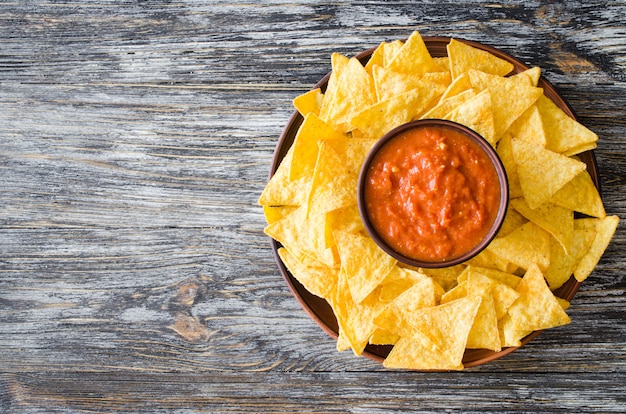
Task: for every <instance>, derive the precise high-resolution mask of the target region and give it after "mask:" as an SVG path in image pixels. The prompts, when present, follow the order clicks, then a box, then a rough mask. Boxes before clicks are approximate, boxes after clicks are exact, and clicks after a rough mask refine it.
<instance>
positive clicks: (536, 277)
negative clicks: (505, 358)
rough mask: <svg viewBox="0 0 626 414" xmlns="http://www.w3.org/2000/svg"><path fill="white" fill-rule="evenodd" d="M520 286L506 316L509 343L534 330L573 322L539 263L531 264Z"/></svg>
mask: <svg viewBox="0 0 626 414" xmlns="http://www.w3.org/2000/svg"><path fill="white" fill-rule="evenodd" d="M516 290H517V292H518V293H519V294H520V297H519V298H518V299H517V300H516V301H515V303H513V305H511V307H510V308H509V310H508V315H507V317H505V318H503V320H502V330H503V333H504V338H505V342H506V343H516V342H517V341H519V340H520V339H522V338H523V337H524V336H526V335H528V334H529V333H530V332H533V331H538V330H542V329H548V328H554V327H556V326H561V325H566V324H568V323H570V318H569V316H568V315H567V314H566V313H565V311H564V310H563V308H562V306H561V305H560V304H559V302H558V301H557V299H556V297H555V296H554V295H553V294H552V292H551V291H550V289H549V288H548V285H547V284H546V281H545V279H544V278H543V274H542V273H541V270H540V269H539V267H537V266H536V265H532V266H530V267H529V268H528V270H527V271H526V274H525V275H524V277H523V278H522V281H521V282H520V283H519V285H517V289H516Z"/></svg>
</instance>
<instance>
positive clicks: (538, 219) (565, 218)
mask: <svg viewBox="0 0 626 414" xmlns="http://www.w3.org/2000/svg"><path fill="white" fill-rule="evenodd" d="M511 206H512V207H513V208H514V209H515V210H516V211H518V212H519V213H520V214H522V215H523V216H524V217H526V218H527V219H528V220H530V221H532V222H533V223H535V224H537V225H539V226H540V227H541V228H543V229H544V230H546V231H547V232H548V233H550V234H551V235H552V236H554V238H555V239H556V240H557V241H558V242H559V243H561V246H563V248H564V249H566V250H567V249H568V248H569V246H570V244H571V243H572V239H573V237H574V212H573V211H572V210H569V209H567V208H565V207H561V206H557V205H556V204H551V203H543V204H542V205H540V206H539V207H537V208H535V209H531V208H530V207H529V206H528V204H527V203H526V200H524V199H523V198H518V199H515V200H511Z"/></svg>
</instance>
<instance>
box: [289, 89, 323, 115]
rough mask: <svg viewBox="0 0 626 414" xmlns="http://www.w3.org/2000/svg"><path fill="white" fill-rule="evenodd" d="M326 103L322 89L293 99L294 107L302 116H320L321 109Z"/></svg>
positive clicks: (313, 90)
mask: <svg viewBox="0 0 626 414" xmlns="http://www.w3.org/2000/svg"><path fill="white" fill-rule="evenodd" d="M323 101H324V94H323V93H322V90H321V89H320V88H315V89H312V90H310V91H308V92H305V93H303V94H302V95H299V96H296V97H295V98H294V99H293V106H294V107H295V108H296V110H297V111H298V112H300V115H302V116H307V115H308V114H315V115H319V114H320V108H321V107H322V102H323Z"/></svg>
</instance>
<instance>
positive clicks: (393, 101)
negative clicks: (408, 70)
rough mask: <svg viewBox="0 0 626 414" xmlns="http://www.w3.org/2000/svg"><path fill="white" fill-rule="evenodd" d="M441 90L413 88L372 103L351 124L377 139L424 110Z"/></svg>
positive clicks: (369, 136) (437, 96) (428, 107)
mask: <svg viewBox="0 0 626 414" xmlns="http://www.w3.org/2000/svg"><path fill="white" fill-rule="evenodd" d="M442 91H443V90H442V89H439V88H436V87H434V88H429V89H427V90H424V91H421V90H418V89H413V90H411V91H409V92H405V93H403V94H400V95H396V96H394V97H393V98H390V99H388V100H386V101H382V102H379V103H377V104H375V105H372V106H370V107H368V108H366V109H365V110H363V111H362V112H361V113H359V114H358V115H357V116H355V117H354V118H353V119H352V125H354V126H355V127H356V128H358V129H359V130H361V131H362V132H363V134H364V135H365V136H366V137H368V138H375V139H379V138H381V137H382V136H383V135H385V134H386V133H387V132H389V131H390V130H392V129H393V128H395V127H397V126H400V125H402V124H405V123H407V122H409V121H411V120H413V119H415V118H417V117H419V116H420V115H421V114H422V113H424V112H426V111H427V110H428V109H430V107H431V106H432V104H433V103H434V102H436V99H437V98H439V95H440V94H441V92H442Z"/></svg>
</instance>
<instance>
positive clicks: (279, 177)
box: [258, 147, 310, 206]
mask: <svg viewBox="0 0 626 414" xmlns="http://www.w3.org/2000/svg"><path fill="white" fill-rule="evenodd" d="M293 152H294V150H293V147H291V148H289V151H287V154H285V157H284V158H283V160H282V161H281V163H280V165H279V166H278V168H277V169H276V172H275V173H274V175H273V176H272V178H270V180H269V182H268V183H267V185H266V186H265V188H264V189H263V192H262V193H261V196H260V197H259V201H258V203H259V205H261V206H300V205H302V204H304V203H306V196H307V194H308V192H309V187H310V179H309V178H306V177H303V178H301V179H299V180H295V181H291V180H290V179H289V169H290V165H291V159H292V158H293Z"/></svg>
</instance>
